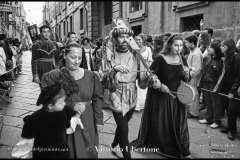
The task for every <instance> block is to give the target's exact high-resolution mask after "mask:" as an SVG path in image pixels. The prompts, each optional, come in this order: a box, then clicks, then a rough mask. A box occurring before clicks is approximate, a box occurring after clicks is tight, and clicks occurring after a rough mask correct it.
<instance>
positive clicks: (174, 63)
mask: <svg viewBox="0 0 240 160" xmlns="http://www.w3.org/2000/svg"><path fill="white" fill-rule="evenodd" d="M182 48H183V39H182V38H181V37H180V36H176V35H173V36H171V37H170V38H169V39H168V41H167V44H166V45H165V46H164V48H163V51H162V52H161V54H159V55H158V56H157V57H156V59H155V60H154V61H153V63H152V65H151V66H150V69H151V70H154V74H156V75H157V77H158V78H159V80H160V81H161V83H162V85H161V88H160V89H154V88H149V89H148V92H147V97H146V103H145V108H144V111H143V116H142V120H141V125H140V130H139V134H138V138H137V139H136V140H134V141H133V142H131V146H134V147H136V148H142V147H147V148H155V149H158V151H159V152H158V153H160V154H161V155H163V156H167V157H171V158H186V157H187V158H188V157H191V156H190V151H189V144H190V142H189V132H188V123H187V110H186V108H185V106H184V104H182V103H181V102H180V101H179V100H178V99H177V98H175V99H174V98H173V97H172V96H170V94H168V93H169V92H170V91H174V92H177V89H178V87H179V86H180V84H181V81H182V80H185V79H186V78H187V77H189V70H188V68H187V67H186V65H187V63H186V60H185V59H184V58H183V57H182V59H183V62H184V65H185V66H184V69H183V67H182V65H181V62H180V57H179V56H178V53H179V52H180V51H181V50H182Z"/></svg>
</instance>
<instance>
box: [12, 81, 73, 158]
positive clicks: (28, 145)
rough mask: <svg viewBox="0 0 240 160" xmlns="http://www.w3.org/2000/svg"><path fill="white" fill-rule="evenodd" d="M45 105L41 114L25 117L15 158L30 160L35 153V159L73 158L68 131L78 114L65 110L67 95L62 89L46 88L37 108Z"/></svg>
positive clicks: (58, 85)
mask: <svg viewBox="0 0 240 160" xmlns="http://www.w3.org/2000/svg"><path fill="white" fill-rule="evenodd" d="M41 104H42V105H43V107H42V108H41V109H40V110H38V111H36V112H35V113H33V114H32V115H29V116H26V117H24V119H23V121H24V126H23V130H22V134H21V137H22V138H21V140H20V142H19V143H18V144H17V145H16V146H15V148H14V149H13V152H12V156H14V157H18V158H27V157H28V155H29V152H30V151H31V150H32V153H33V154H32V158H69V148H68V144H67V139H66V137H67V136H66V130H67V129H68V128H69V127H70V120H71V117H72V116H74V111H73V110H72V109H71V108H70V107H64V106H65V92H64V90H63V89H62V87H61V85H60V84H54V85H51V86H48V87H45V88H44V89H43V90H42V91H41V94H40V96H39V98H38V100H37V105H38V106H39V105H41ZM33 138H34V140H33ZM33 141H34V142H33Z"/></svg>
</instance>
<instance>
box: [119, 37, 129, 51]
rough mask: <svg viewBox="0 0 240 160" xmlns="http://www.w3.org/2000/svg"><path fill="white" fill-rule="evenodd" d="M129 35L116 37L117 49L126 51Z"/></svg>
mask: <svg viewBox="0 0 240 160" xmlns="http://www.w3.org/2000/svg"><path fill="white" fill-rule="evenodd" d="M129 38H130V36H129V34H120V35H118V36H117V38H116V41H117V44H118V48H119V49H122V50H126V49H127V48H128V45H129V41H130V40H129Z"/></svg>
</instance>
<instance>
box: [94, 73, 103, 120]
mask: <svg viewBox="0 0 240 160" xmlns="http://www.w3.org/2000/svg"><path fill="white" fill-rule="evenodd" d="M93 74H94V75H93V80H94V89H93V97H92V103H93V112H94V121H95V124H101V125H103V112H102V105H103V87H102V86H101V83H100V80H99V77H98V76H97V74H96V73H94V72H93Z"/></svg>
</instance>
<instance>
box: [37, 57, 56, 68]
mask: <svg viewBox="0 0 240 160" xmlns="http://www.w3.org/2000/svg"><path fill="white" fill-rule="evenodd" d="M38 61H40V62H52V63H53V65H54V67H55V66H56V64H55V58H54V57H52V58H38Z"/></svg>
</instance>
